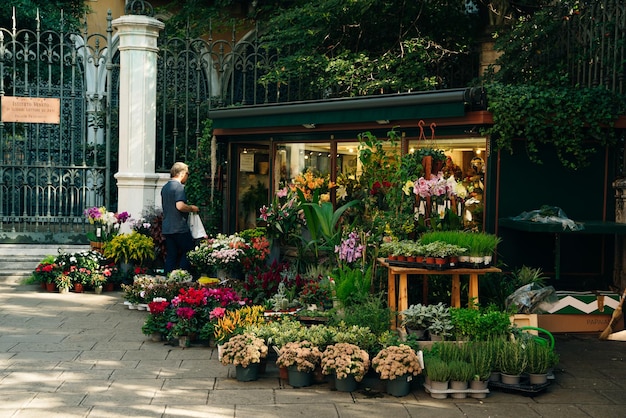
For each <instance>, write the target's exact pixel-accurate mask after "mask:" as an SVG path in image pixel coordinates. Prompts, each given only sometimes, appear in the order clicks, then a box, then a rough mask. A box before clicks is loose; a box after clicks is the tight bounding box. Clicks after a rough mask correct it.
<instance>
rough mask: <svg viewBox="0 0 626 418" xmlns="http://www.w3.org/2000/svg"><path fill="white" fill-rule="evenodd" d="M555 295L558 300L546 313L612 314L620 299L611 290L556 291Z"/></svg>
mask: <svg viewBox="0 0 626 418" xmlns="http://www.w3.org/2000/svg"><path fill="white" fill-rule="evenodd" d="M556 295H557V296H558V298H559V301H558V302H557V303H556V304H555V305H553V306H552V307H551V308H550V309H548V311H547V313H550V314H587V315H612V314H613V311H614V310H615V308H617V305H619V299H620V297H619V295H618V294H617V293H612V292H556Z"/></svg>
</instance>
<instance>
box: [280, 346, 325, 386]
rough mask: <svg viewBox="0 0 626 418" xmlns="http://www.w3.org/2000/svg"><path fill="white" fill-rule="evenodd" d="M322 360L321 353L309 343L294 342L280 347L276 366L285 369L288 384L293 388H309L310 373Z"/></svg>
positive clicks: (311, 376)
mask: <svg viewBox="0 0 626 418" xmlns="http://www.w3.org/2000/svg"><path fill="white" fill-rule="evenodd" d="M321 359H322V352H321V351H320V350H319V348H318V347H316V346H315V345H314V344H313V343H311V342H310V341H307V340H304V341H294V342H289V343H287V344H285V345H284V346H282V347H281V348H280V350H279V351H278V359H277V360H276V365H277V366H279V367H286V368H287V369H288V374H289V384H290V385H291V386H294V387H303V386H310V385H311V382H312V380H313V375H312V372H313V370H315V368H316V367H317V365H318V364H319V363H320V361H321Z"/></svg>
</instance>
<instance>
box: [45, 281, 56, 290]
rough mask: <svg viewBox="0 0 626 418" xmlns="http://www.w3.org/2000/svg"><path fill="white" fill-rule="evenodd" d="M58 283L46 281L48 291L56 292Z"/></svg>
mask: <svg viewBox="0 0 626 418" xmlns="http://www.w3.org/2000/svg"><path fill="white" fill-rule="evenodd" d="M56 290H57V285H56V284H54V283H46V291H48V292H56Z"/></svg>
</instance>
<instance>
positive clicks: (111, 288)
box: [102, 283, 115, 292]
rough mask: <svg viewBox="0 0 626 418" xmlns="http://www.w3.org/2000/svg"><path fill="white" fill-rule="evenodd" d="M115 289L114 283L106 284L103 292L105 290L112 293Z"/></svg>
mask: <svg viewBox="0 0 626 418" xmlns="http://www.w3.org/2000/svg"><path fill="white" fill-rule="evenodd" d="M114 289H115V284H114V283H105V284H104V285H103V286H102V290H104V291H105V292H112V291H113V290H114Z"/></svg>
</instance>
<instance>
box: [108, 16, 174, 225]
mask: <svg viewBox="0 0 626 418" xmlns="http://www.w3.org/2000/svg"><path fill="white" fill-rule="evenodd" d="M112 23H113V27H114V28H115V29H117V34H118V37H119V47H118V49H119V52H120V93H119V98H120V106H119V171H118V172H117V173H115V178H116V179H117V187H118V194H119V198H118V210H119V211H127V212H128V213H130V214H131V216H132V217H134V218H139V217H140V216H141V214H142V212H143V210H144V208H147V207H154V206H155V205H157V206H161V201H160V199H159V200H157V197H156V194H157V193H156V189H157V182H158V180H159V177H160V176H159V175H158V174H156V173H155V156H156V89H157V51H158V48H157V38H158V36H159V31H160V30H162V29H163V28H164V27H165V25H164V24H163V23H162V22H160V21H158V20H156V19H154V18H151V17H148V16H135V15H127V16H122V17H120V18H118V19H115V20H114V21H113V22H112Z"/></svg>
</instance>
